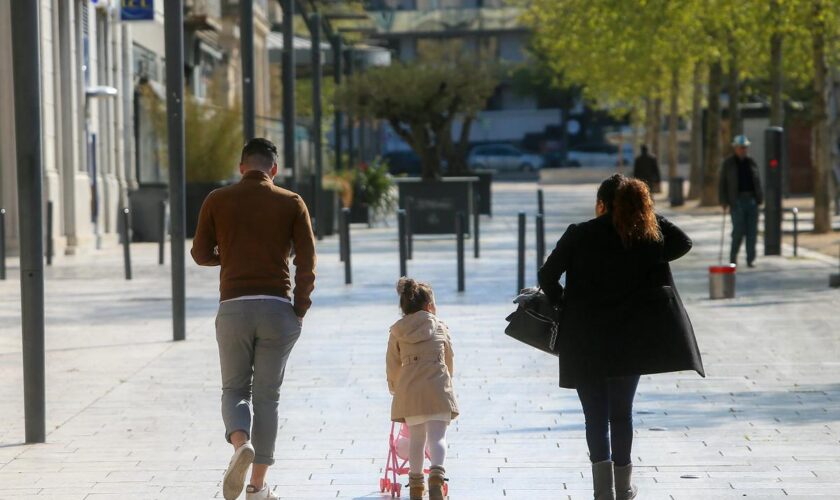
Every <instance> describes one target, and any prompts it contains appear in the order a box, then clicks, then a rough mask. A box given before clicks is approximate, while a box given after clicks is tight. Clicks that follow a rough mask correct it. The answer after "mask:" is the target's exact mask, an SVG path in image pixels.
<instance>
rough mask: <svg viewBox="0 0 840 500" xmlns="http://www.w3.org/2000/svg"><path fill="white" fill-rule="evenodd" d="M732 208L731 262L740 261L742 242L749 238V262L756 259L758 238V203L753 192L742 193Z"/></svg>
mask: <svg viewBox="0 0 840 500" xmlns="http://www.w3.org/2000/svg"><path fill="white" fill-rule="evenodd" d="M730 208H731V210H732V249H731V250H730V251H729V262H732V263H733V264H734V263H737V262H738V251H739V250H740V249H741V242H742V241H743V240H744V237H745V236H746V239H747V262H748V263H752V262H754V261H755V245H756V241H757V240H758V204H757V203H756V201H755V196H754V195H753V194H751V193H750V194H741V195H739V196H738V201H736V202H735V203H733V204H732V207H730Z"/></svg>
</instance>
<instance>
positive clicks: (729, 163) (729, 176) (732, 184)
mask: <svg viewBox="0 0 840 500" xmlns="http://www.w3.org/2000/svg"><path fill="white" fill-rule="evenodd" d="M746 159H747V161H748V162H749V164H750V170H752V177H753V186H755V189H754V192H755V201H756V203H758V204H759V205H761V204H762V203H764V191H763V190H762V189H761V176H760V175H759V174H758V165H756V163H755V160H753V159H752V158H750V157H749V156H747V158H746ZM738 191H739V189H738V162H737V161H736V160H735V155H732V156H730V157H729V158H727V159H725V160H723V165H722V166H721V167H720V191H719V193H718V194H719V196H720V204H721V205H728V206H732V205H734V204H735V202H736V201H737V200H738Z"/></svg>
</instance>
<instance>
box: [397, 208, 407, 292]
mask: <svg viewBox="0 0 840 500" xmlns="http://www.w3.org/2000/svg"><path fill="white" fill-rule="evenodd" d="M407 219H408V215H407V214H406V211H405V210H402V209H400V210H397V237H398V238H399V240H400V241H399V249H400V276H401V277H402V276H407V275H408V265H407V264H406V259H407V258H408V248H407V247H408V241H407V240H408V236H407V235H406V222H407Z"/></svg>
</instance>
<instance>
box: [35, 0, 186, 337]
mask: <svg viewBox="0 0 840 500" xmlns="http://www.w3.org/2000/svg"><path fill="white" fill-rule="evenodd" d="M27 3H28V2H27ZM164 9H165V14H166V18H165V19H164V35H165V46H166V114H167V117H168V123H167V125H168V127H167V133H168V136H169V146H168V150H169V216H170V223H169V227H170V232H171V233H170V234H171V236H172V237H171V242H170V245H169V247H170V250H171V254H172V257H171V259H172V340H184V339H185V338H186V282H185V277H184V267H185V264H184V258H185V257H184V252H185V248H184V247H185V241H186V225H187V224H186V201H185V198H186V195H185V190H186V187H185V186H186V184H185V173H184V2H183V0H166V2H165V4H164Z"/></svg>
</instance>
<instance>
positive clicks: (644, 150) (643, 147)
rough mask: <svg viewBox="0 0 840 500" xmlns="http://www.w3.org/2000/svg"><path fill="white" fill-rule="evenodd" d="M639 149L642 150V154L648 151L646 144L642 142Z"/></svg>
mask: <svg viewBox="0 0 840 500" xmlns="http://www.w3.org/2000/svg"><path fill="white" fill-rule="evenodd" d="M641 150H642V154H645V153H647V152H648V147H647V144H642V147H641Z"/></svg>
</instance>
